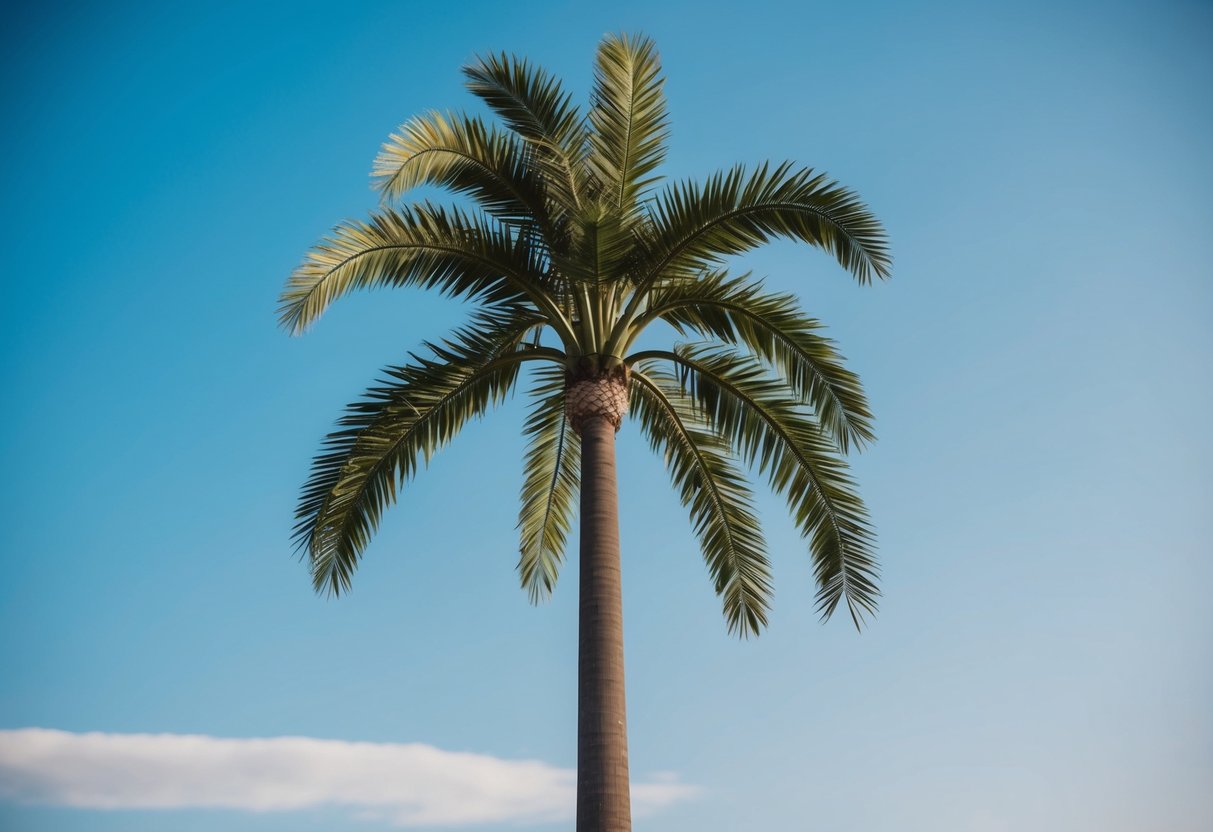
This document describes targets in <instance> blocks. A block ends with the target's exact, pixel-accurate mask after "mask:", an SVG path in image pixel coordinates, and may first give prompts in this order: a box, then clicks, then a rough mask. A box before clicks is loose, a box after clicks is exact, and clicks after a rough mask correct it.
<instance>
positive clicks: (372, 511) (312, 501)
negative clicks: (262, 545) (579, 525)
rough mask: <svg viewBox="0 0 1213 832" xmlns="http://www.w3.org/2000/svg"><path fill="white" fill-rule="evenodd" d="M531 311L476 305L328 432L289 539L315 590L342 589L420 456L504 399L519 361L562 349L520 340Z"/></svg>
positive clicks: (556, 356) (390, 372)
mask: <svg viewBox="0 0 1213 832" xmlns="http://www.w3.org/2000/svg"><path fill="white" fill-rule="evenodd" d="M535 323H536V319H535V318H534V316H533V315H531V314H530V313H528V312H527V311H526V310H524V309H517V308H516V309H513V310H509V311H506V312H502V311H495V312H485V313H482V314H480V315H478V316H476V318H475V319H474V320H473V323H472V325H471V326H469V327H466V328H464V329H461V330H457V331H456V333H455V334H454V337H453V338H451V339H450V340H447V341H444V342H443V343H441V344H427V345H426V346H427V347H428V349H429V352H430V355H428V356H418V355H413V356H412V359H413V360H412V362H411V363H409V364H406V365H404V366H399V367H389V368H388V369H387V370H386V374H387V378H386V379H385V380H384V381H383V382H382V383H381V384H380V385H379V386H377V387H375V388H372V389H371V390H369V391H368V393H367V395H366V397H365V398H364V399H362V400H361V401H358V402H355V403H354V404H351V405H350V406H349V408H348V409H347V412H346V415H345V416H344V417H343V418H342V419H341V420H340V422H339V426H340V430H337V431H335V432H333V433H331V434H329V436H328V437H327V439H326V440H325V442H324V446H323V448H322V450H321V452H320V454H318V455H317V457H316V459H315V460H314V462H313V465H312V472H311V476H310V477H309V479H308V482H307V484H306V485H305V486H304V488H303V492H302V495H301V497H300V500H299V505H298V508H297V510H296V521H297V522H296V525H295V531H294V539H295V542H296V545H297V546H298V547H299V548H301V549H303V550H305V551H306V552H307V555H308V557H309V558H310V562H311V570H312V580H313V584H314V586H315V587H316V590H317V591H327V592H329V593H331V594H334V595H335V594H340V593H341V592H343V591H346V590H348V589H349V585H350V577H351V575H352V574H353V572H354V569H355V568H356V567H357V564H358V560H359V558H360V557H361V554H362V552H363V550H364V549H365V548H366V545H367V543H368V542H369V541H370V538H371V536H372V535H373V534H374V532H375V529H376V528H377V527H378V525H379V518H380V516H381V514H382V512H383V509H384V508H386V507H387V506H388V505H389V504H390V503H392V502H394V501H395V498H396V492H397V490H398V488H399V487H400V486H401V485H403V484H404V483H405V482H407V481H408V480H409V479H410V478H411V477H412V475H413V474H414V473H415V471H416V469H417V467H418V466H419V464H421V463H422V462H423V461H424V462H428V461H429V459H430V457H431V456H432V455H433V454H434V453H435V452H436V451H437V450H438V449H439V448H441V447H442V446H443V445H445V444H446V443H447V442H449V441H450V440H451V439H452V438H453V437H454V436H455V435H456V434H457V433H458V432H459V431H460V429H462V427H463V426H464V425H465V424H466V423H467V422H468V420H470V419H472V418H474V417H476V416H479V415H481V414H482V413H484V412H485V411H486V410H487V409H488V408H489V407H490V406H491V405H493V404H496V403H498V402H500V401H501V400H502V399H503V398H504V397H505V396H506V394H507V393H508V392H509V390H510V389H511V388H512V387H513V385H514V382H515V379H516V378H517V375H518V368H519V365H520V364H521V363H522V362H523V361H527V360H535V359H546V360H553V361H561V360H562V359H563V354H561V353H559V352H557V351H555V350H548V349H545V348H534V347H529V346H526V345H523V344H522V343H521V339H522V338H523V337H524V336H525V334H526V333H527V332H528V331H529V330H530V329H532V328H533V327H534V325H535Z"/></svg>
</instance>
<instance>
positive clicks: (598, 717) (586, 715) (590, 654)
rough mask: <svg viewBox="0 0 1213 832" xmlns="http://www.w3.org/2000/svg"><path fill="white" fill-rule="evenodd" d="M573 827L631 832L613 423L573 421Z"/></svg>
mask: <svg viewBox="0 0 1213 832" xmlns="http://www.w3.org/2000/svg"><path fill="white" fill-rule="evenodd" d="M580 433H581V612H580V634H579V641H578V650H579V652H578V662H577V832H631V829H632V803H631V794H630V791H629V788H630V787H629V781H628V730H627V710H626V705H625V701H624V685H623V603H622V587H621V585H620V570H619V505H618V498H617V494H616V485H615V426H614V425H613V424H611V422H610V420H608V419H607V418H605V417H603V416H596V417H593V418H589V419H586V420H585V422H584V423H583V424H582V425H581V430H580Z"/></svg>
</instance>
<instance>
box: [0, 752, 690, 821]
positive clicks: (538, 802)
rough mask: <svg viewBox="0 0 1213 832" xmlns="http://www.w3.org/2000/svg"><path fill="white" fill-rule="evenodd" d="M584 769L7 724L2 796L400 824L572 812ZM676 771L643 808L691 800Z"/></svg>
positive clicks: (641, 791) (562, 816)
mask: <svg viewBox="0 0 1213 832" xmlns="http://www.w3.org/2000/svg"><path fill="white" fill-rule="evenodd" d="M575 792H576V772H574V771H573V770H572V769H566V768H558V767H556V766H551V765H548V764H547V763H543V762H539V761H535V760H506V759H501V758H498V757H492V756H489V755H487V754H471V753H463V752H453V751H443V750H442V749H440V748H435V747H433V746H430V745H421V744H417V743H410V744H396V743H371V742H344V741H340V740H319V739H311V738H308V737H274V738H270V739H227V738H222V737H211V736H205V735H188V734H101V733H87V734H74V733H69V732H67V731H54V730H49V729H45V728H24V729H20V730H13V731H0V798H3V799H8V800H16V801H20V802H25V803H38V804H49V805H56V806H72V807H77V808H82V809H185V808H217V809H218V808H222V809H243V810H248V811H255V812H277V811H290V810H299V809H308V808H314V807H320V806H340V807H346V808H348V809H350V810H351V812H352V814H353V815H354V816H356V817H360V818H374V819H380V820H387V821H390V822H392V823H394V824H397V825H400V826H419V825H428V826H454V825H459V824H476V823H490V822H498V823H500V822H503V821H504V822H543V821H561V820H568V819H570V818H571V817H572V816H573V806H574V796H575ZM696 793H697V789H696V788H695V787H694V786H690V785H687V784H684V783H681V782H679V781H678V779H677V777H675V776H672V775H670V774H669V773H662V774H661V775H659V776H656V777H654V779H653V781H652V782H649V783H633V784H632V801H633V804H634V806H635V809H636V812H637V813H638V814H643V813H645V812H649V811H653V810H655V809H659V808H661V807H663V806H667V805H669V804H671V803H675V802H677V801H680V800H685V799H687V798H690V797H692V796H694V795H695V794H696Z"/></svg>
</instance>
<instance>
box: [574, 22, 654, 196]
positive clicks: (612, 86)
mask: <svg viewBox="0 0 1213 832" xmlns="http://www.w3.org/2000/svg"><path fill="white" fill-rule="evenodd" d="M663 83H664V81H663V79H662V78H661V61H660V59H659V58H658V56H657V48H656V47H655V46H654V44H653V41H652V40H650V39H648V38H646V37H626V36H622V35H608V36H607V37H606V38H605V39H604V40H603V42H602V44H601V45H599V47H598V57H597V60H596V61H595V64H594V91H593V94H592V98H591V106H590V123H591V125H593V130H592V131H591V132H590V147H591V152H590V155H589V158H588V163H589V166H590V169H591V170H592V171H593V172H594V174H595V177H596V178H597V179H598V181H599V186H600V187H601V188H602V195H603V198H604V201H605V202H606V204H609V205H611V206H612V207H613V208H614V209H615V210H616V211H619V212H621V213H623V214H630V213H631V212H632V211H633V210H635V208H636V206H637V203H638V201H639V200H640V199H641V198H642V196H643V194H644V192H645V190H646V188H648V186H649V185H651V184H653V183H654V182H656V181H657V179H658V177H655V176H653V175H652V174H653V171H654V170H655V169H656V168H657V166H658V165H660V164H661V162H662V160H663V159H664V158H665V142H666V138H667V136H668V133H669V130H668V127H669V124H668V121H667V118H666V105H665V93H664V91H663V90H662V86H663Z"/></svg>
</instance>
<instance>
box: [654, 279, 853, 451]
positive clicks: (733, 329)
mask: <svg viewBox="0 0 1213 832" xmlns="http://www.w3.org/2000/svg"><path fill="white" fill-rule="evenodd" d="M650 303H651V307H650V309H649V311H648V312H647V313H646V315H645V319H644V320H645V321H648V320H655V319H658V318H660V319H661V320H664V321H666V322H668V323H669V324H671V325H672V326H673V327H674V328H675V329H676V330H678V331H679V332H680V333H681V332H685V331H686V330H688V329H689V330H692V331H694V332H696V333H698V334H700V335H701V336H704V337H715V338H719V339H720V340H722V341H724V342H725V343H728V344H739V345H741V346H743V347H745V348H746V349H748V350H750V351H751V352H753V353H754V354H755V355H756V356H757V357H758V358H760V359H762V360H763V361H765V362H767V363H769V364H771V365H772V366H773V368H774V369H775V371H776V373H777V374H778V375H779V376H781V377H782V378H783V379H785V380H786V381H787V382H788V384H790V385H791V387H792V389H793V390H794V391H795V392H796V394H797V395H798V396H799V397H800V398H801V399H802V400H803V401H804V402H805V403H806V404H809V405H811V406H812V407H813V410H814V412H815V413H816V415H817V418H818V420H819V422H820V423H821V425H822V427H824V428H825V429H826V430H827V431H828V432H829V434H830V435H831V436H832V437H833V438H834V440H835V442H836V443H837V444H838V449H839V450H840V451H842V452H843V453H846V452H847V450H848V449H849V447H850V445H851V444H852V443H854V444H855V445H857V446H858V447H860V448H862V447H863V446H864V445H865V444H866V443H868V442H872V441H874V440H875V438H876V435H875V432H874V431H873V430H872V414H871V411H870V410H869V409H868V401H867V396H865V395H864V392H863V385H862V384H861V383H860V381H859V376H857V375H855V373H853V372H851V371H850V370H848V369H847V368H846V367H845V366H844V364H843V361H844V359H843V357H842V355H840V354H839V353H838V350H837V349H836V348H835V344H834V342H833V341H832V340H830V339H829V338H827V337H825V336H824V335H822V334H821V333H822V330H823V329H824V327H823V326H822V324H821V322H820V321H817V320H816V319H814V318H809V317H807V316H806V315H805V314H804V312H802V311H801V309H800V304H799V303H798V302H797V300H796V298H795V296H793V295H790V294H777V295H775V294H768V293H766V292H764V291H763V287H762V284H761V283H758V282H753V281H751V280H749V276H748V275H742V276H741V277H739V278H736V279H731V278H729V277H728V275H727V274H725V273H724V272H714V273H711V274H707V275H705V276H704V277H703V278H702V279H700V280H696V281H678V282H675V283H672V284H670V285H668V286H665V287H662V288H661V289H659V290H658V291H657V292H656V293H655V294H654V295H653V297H652V298H651V301H650Z"/></svg>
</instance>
